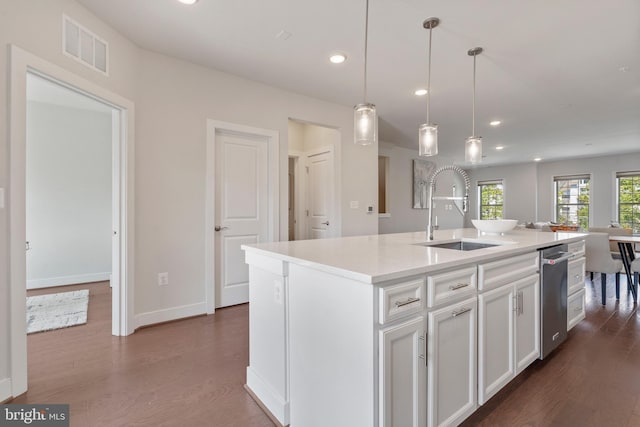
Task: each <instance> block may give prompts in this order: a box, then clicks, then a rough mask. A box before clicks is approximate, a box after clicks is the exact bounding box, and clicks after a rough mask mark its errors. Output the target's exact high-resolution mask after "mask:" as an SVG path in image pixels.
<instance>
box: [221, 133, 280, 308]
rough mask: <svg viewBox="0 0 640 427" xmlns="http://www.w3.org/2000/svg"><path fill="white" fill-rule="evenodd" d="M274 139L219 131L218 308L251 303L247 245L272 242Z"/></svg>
mask: <svg viewBox="0 0 640 427" xmlns="http://www.w3.org/2000/svg"><path fill="white" fill-rule="evenodd" d="M268 148H269V145H268V138H267V137H265V136H263V135H255V134H250V133H238V132H229V131H225V130H219V129H217V130H216V138H215V158H216V161H215V170H216V173H215V214H214V217H215V229H214V230H215V232H214V240H215V250H214V251H215V283H216V298H215V301H216V307H226V306H229V305H234V304H241V303H245V302H248V301H249V270H248V267H247V264H245V262H244V252H243V251H242V250H241V248H240V247H241V245H244V244H252V243H259V242H266V241H268V236H269V174H268V166H269V152H268Z"/></svg>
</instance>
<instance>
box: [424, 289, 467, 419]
mask: <svg viewBox="0 0 640 427" xmlns="http://www.w3.org/2000/svg"><path fill="white" fill-rule="evenodd" d="M476 316H477V298H476V297H473V298H469V299H466V300H464V301H461V302H458V303H455V304H451V305H448V306H446V307H444V308H441V309H439V310H435V311H432V312H429V313H428V317H427V319H428V320H427V324H428V333H427V372H428V374H427V402H428V404H427V420H428V422H427V425H429V426H430V427H435V426H449V425H457V424H459V423H461V422H462V421H463V420H464V419H465V418H467V417H468V416H469V415H470V414H472V413H473V411H475V409H476V408H477V368H476V367H477V333H476V319H477V317H476Z"/></svg>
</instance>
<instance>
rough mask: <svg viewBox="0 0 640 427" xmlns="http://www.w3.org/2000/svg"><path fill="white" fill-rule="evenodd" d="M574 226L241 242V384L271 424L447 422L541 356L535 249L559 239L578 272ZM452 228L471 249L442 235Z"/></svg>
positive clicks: (452, 235) (579, 277)
mask: <svg viewBox="0 0 640 427" xmlns="http://www.w3.org/2000/svg"><path fill="white" fill-rule="evenodd" d="M583 238H584V235H582V234H576V233H550V232H536V231H528V230H526V231H525V230H517V231H512V232H509V233H507V234H505V235H499V236H484V235H482V234H481V233H480V232H478V231H477V230H475V229H456V230H440V231H436V232H435V236H434V241H430V242H427V241H426V234H425V232H415V233H401V234H386V235H374V236H355V237H344V238H336V239H324V240H306V241H295V242H273V243H264V244H258V245H250V246H244V247H243V249H244V250H245V251H246V261H247V263H248V264H249V282H250V301H249V302H250V320H249V327H250V342H249V349H250V360H249V367H248V368H247V390H248V391H249V392H250V393H251V394H252V395H253V396H254V397H255V398H256V399H257V400H258V401H259V402H260V403H261V404H262V405H263V407H264V408H265V409H266V410H268V411H269V412H270V413H271V415H273V417H274V418H275V419H276V420H277V421H278V422H279V423H280V424H282V425H288V424H291V425H292V426H305V427H306V426H327V425H331V426H341V425H344V426H367V427H370V426H424V425H430V426H431V425H433V426H435V425H456V424H458V423H460V422H462V421H463V420H464V419H465V418H466V417H468V416H469V415H470V414H471V413H473V412H474V411H475V410H476V409H477V407H478V405H479V404H483V403H484V402H486V401H487V400H488V399H489V398H490V397H491V396H492V395H493V394H495V393H496V392H497V391H498V390H499V389H500V388H501V387H503V386H504V385H506V384H507V383H508V382H509V381H510V380H511V379H513V378H514V377H515V376H516V375H517V374H518V373H519V372H521V371H522V370H523V369H524V368H526V367H527V366H528V365H529V364H530V363H531V362H533V361H534V360H535V359H537V358H538V357H539V356H540V289H539V288H540V286H539V271H538V270H539V257H538V252H537V251H538V249H541V248H546V247H550V246H554V245H557V244H562V243H567V244H569V250H570V251H571V252H573V253H574V254H575V258H576V259H575V262H576V263H575V267H574V270H575V271H578V273H576V274H575V275H574V277H573V279H571V280H574V281H575V282H576V283H580V282H581V283H582V284H583V283H584V262H583V260H584V258H582V255H583V254H584V241H583ZM461 241H462V242H464V244H466V245H469V246H470V247H469V248H466V249H471V250H456V249H451V246H452V244H456V243H458V242H461ZM434 245H439V246H441V247H436V246H434ZM442 246H444V247H442ZM581 260H582V261H581ZM572 262H573V261H572ZM580 267H581V268H582V270H580ZM570 268H571V267H570ZM576 268H577V269H576ZM572 271H573V270H572ZM580 271H581V272H582V273H581V274H580ZM575 295H579V296H581V298H582V299H581V300H579V301H578V299H579V298H577V297H575V296H574V297H573V298H574V300H575V301H574V304H573V306H572V308H573V307H577V308H578V310H576V311H575V313H576V314H575V315H571V319H569V322H568V323H570V324H571V325H575V323H577V321H579V320H580V310H579V309H580V308H582V317H584V293H582V294H579V293H577V294H575Z"/></svg>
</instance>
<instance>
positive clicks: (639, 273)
mask: <svg viewBox="0 0 640 427" xmlns="http://www.w3.org/2000/svg"><path fill="white" fill-rule="evenodd" d="M631 271H633V285H632V286H635V288H636V294H637V293H638V286H640V258H636V259H634V260H633V262H632V263H631Z"/></svg>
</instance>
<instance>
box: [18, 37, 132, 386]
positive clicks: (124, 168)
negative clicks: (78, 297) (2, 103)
mask: <svg viewBox="0 0 640 427" xmlns="http://www.w3.org/2000/svg"><path fill="white" fill-rule="evenodd" d="M9 64H10V72H9V77H10V80H9V111H10V114H9V148H10V149H9V157H10V158H9V177H10V181H9V182H10V184H9V196H10V197H9V199H8V205H9V206H8V207H9V212H8V213H9V266H10V271H9V275H10V276H9V279H10V301H9V318H10V329H9V335H10V339H9V341H10V349H9V360H10V375H11V384H10V388H11V395H12V396H18V395H20V394H22V393H24V392H26V391H27V334H26V304H25V303H26V288H27V251H25V242H27V240H28V239H27V212H26V205H27V182H26V181H27V134H28V133H29V132H28V129H27V127H28V125H27V109H28V100H27V86H28V85H27V79H28V78H30V77H29V76H30V75H32V76H37V77H39V78H42V79H44V80H47V81H49V82H51V83H55V84H57V85H59V86H61V87H63V88H66V89H69V90H71V91H73V92H75V93H76V94H81V95H84V96H86V97H88V98H91V99H93V100H96V101H100V102H102V103H103V104H105V105H107V106H109V107H110V108H112V110H111V129H112V132H111V135H112V138H111V145H110V147H109V158H110V159H111V160H112V163H111V169H110V172H111V178H112V179H111V189H112V192H111V210H110V214H111V219H112V221H111V227H110V228H111V229H110V230H108V231H109V234H110V236H111V237H110V238H111V245H110V252H111V259H112V263H111V268H110V272H111V282H112V284H113V288H112V291H111V294H112V298H111V302H112V303H111V313H112V314H111V322H110V323H111V330H112V334H113V335H129V334H131V333H133V330H134V322H133V320H134V319H133V289H132V287H130V286H127V285H128V283H133V280H132V278H133V254H134V252H133V248H134V247H135V246H134V241H133V236H134V232H133V226H134V218H133V193H134V191H133V190H134V189H133V180H132V179H129V177H133V176H134V163H133V161H132V160H133V153H134V142H133V135H134V134H135V132H134V118H133V116H134V105H133V103H132V102H131V101H129V100H127V99H126V98H123V97H121V96H119V95H116V94H114V93H112V92H110V91H108V90H105V89H104V88H102V87H100V86H98V85H96V84H94V83H92V82H90V81H88V80H85V79H83V78H81V77H79V76H77V75H75V74H73V73H71V72H69V71H67V70H65V69H63V68H61V67H59V66H57V65H55V64H52V63H50V62H47V61H45V60H43V59H41V58H39V57H37V56H35V55H33V54H31V53H29V52H26V51H24V50H22V49H20V48H18V47H16V46H10V49H9ZM62 191H64V188H63V189H62Z"/></svg>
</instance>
